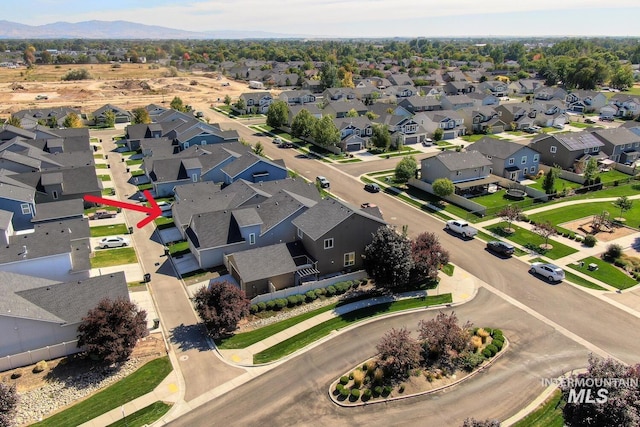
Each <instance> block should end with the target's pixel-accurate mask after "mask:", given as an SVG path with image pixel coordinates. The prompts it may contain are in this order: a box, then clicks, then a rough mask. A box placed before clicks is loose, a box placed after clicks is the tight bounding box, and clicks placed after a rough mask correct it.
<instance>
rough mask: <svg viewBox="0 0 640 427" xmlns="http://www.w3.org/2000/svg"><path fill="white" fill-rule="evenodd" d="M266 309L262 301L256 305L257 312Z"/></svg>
mask: <svg viewBox="0 0 640 427" xmlns="http://www.w3.org/2000/svg"><path fill="white" fill-rule="evenodd" d="M266 309H267V304H266V303H265V302H263V301H260V302H259V303H258V311H265V310H266Z"/></svg>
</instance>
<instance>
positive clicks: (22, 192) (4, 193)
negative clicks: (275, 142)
mask: <svg viewBox="0 0 640 427" xmlns="http://www.w3.org/2000/svg"><path fill="white" fill-rule="evenodd" d="M35 193H36V191H35V189H33V188H24V187H18V186H16V185H11V184H6V183H3V182H0V199H9V200H15V201H18V202H25V203H34V197H35Z"/></svg>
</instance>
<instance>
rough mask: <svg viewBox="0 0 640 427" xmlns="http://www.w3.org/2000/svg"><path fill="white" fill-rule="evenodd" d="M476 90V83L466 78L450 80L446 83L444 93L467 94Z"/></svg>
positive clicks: (448, 94)
mask: <svg viewBox="0 0 640 427" xmlns="http://www.w3.org/2000/svg"><path fill="white" fill-rule="evenodd" d="M475 91H476V85H475V84H474V83H470V82H468V81H466V80H463V81H450V82H447V83H446V84H445V85H444V94H445V95H447V96H452V95H465V94H467V93H471V92H475Z"/></svg>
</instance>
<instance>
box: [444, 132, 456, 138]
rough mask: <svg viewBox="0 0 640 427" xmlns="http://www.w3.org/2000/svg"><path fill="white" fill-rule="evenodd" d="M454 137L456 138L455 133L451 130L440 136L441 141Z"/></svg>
mask: <svg viewBox="0 0 640 427" xmlns="http://www.w3.org/2000/svg"><path fill="white" fill-rule="evenodd" d="M455 137H456V132H455V131H451V130H450V131H447V132H445V133H443V134H442V139H453V138H455Z"/></svg>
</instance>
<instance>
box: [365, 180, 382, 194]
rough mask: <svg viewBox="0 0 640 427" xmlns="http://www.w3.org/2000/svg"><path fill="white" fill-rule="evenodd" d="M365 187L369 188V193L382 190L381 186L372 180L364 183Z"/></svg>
mask: <svg viewBox="0 0 640 427" xmlns="http://www.w3.org/2000/svg"><path fill="white" fill-rule="evenodd" d="M364 189H365V190H367V191H368V192H369V193H377V192H379V191H380V186H379V185H378V184H376V183H375V182H370V183H368V184H365V185H364Z"/></svg>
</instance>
